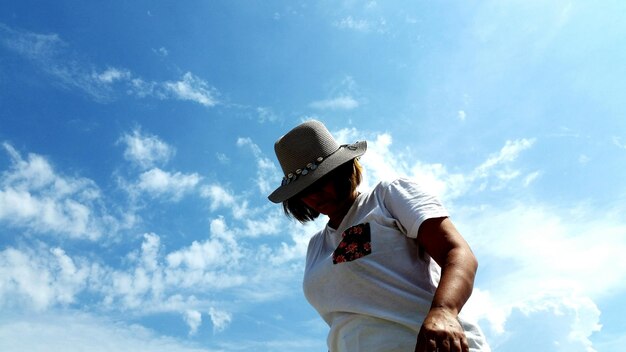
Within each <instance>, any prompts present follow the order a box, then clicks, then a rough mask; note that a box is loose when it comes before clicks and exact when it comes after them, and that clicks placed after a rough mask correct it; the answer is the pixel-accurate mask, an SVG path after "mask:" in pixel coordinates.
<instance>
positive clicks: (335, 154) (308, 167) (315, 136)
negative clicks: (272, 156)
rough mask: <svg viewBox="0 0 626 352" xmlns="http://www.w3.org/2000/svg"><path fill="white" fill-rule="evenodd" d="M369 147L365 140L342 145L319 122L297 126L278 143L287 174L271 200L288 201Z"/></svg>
mask: <svg viewBox="0 0 626 352" xmlns="http://www.w3.org/2000/svg"><path fill="white" fill-rule="evenodd" d="M366 149H367V142H365V141H361V142H355V143H354V144H344V145H339V143H337V141H335V139H334V138H333V136H332V135H331V134H330V132H329V131H328V129H327V128H326V126H324V124H322V123H321V122H319V121H315V120H310V121H307V122H304V123H302V124H300V125H298V126H296V127H295V128H294V129H292V130H291V131H289V132H287V134H285V135H284V136H282V137H280V138H279V139H278V140H277V141H276V143H275V144H274V151H275V152H276V157H277V158H278V162H279V163H280V166H281V168H282V169H283V173H284V177H283V181H282V183H281V185H280V187H278V188H277V189H276V190H275V191H274V192H272V194H270V195H269V197H268V198H269V200H271V201H272V202H274V203H281V202H284V201H285V200H287V199H289V198H291V197H293V196H295V195H296V194H298V193H299V192H300V191H302V190H304V189H305V188H306V187H308V186H310V185H311V184H312V183H313V182H315V181H317V180H319V179H320V178H321V177H322V176H324V175H326V174H327V173H329V172H331V171H333V170H334V169H335V168H337V167H338V166H340V165H341V164H343V163H345V162H347V161H349V160H352V159H354V158H356V157H359V156H361V155H363V153H365V150H366Z"/></svg>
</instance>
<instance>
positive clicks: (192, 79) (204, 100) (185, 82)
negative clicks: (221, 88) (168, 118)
mask: <svg viewBox="0 0 626 352" xmlns="http://www.w3.org/2000/svg"><path fill="white" fill-rule="evenodd" d="M163 86H164V87H165V90H166V91H169V92H170V93H171V94H172V96H174V97H175V98H177V99H180V100H190V101H193V102H196V103H198V104H202V105H204V106H207V107H210V106H214V105H216V104H217V103H218V101H217V90H216V89H215V88H212V87H211V86H209V84H208V83H207V82H206V81H204V80H203V79H200V78H198V77H196V76H194V75H193V74H192V73H191V72H187V73H185V75H184V76H183V78H182V80H180V81H175V82H165V83H163Z"/></svg>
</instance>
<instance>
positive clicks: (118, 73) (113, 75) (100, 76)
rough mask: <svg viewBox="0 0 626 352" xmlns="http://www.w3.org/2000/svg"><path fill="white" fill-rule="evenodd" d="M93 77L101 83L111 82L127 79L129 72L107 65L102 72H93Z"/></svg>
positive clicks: (129, 75)
mask: <svg viewBox="0 0 626 352" xmlns="http://www.w3.org/2000/svg"><path fill="white" fill-rule="evenodd" d="M93 77H94V78H95V79H96V80H98V81H100V82H102V83H113V82H115V81H121V80H128V79H129V78H130V77H131V74H130V71H128V70H121V69H117V68H112V67H109V68H107V69H106V70H105V71H104V72H102V73H94V74H93Z"/></svg>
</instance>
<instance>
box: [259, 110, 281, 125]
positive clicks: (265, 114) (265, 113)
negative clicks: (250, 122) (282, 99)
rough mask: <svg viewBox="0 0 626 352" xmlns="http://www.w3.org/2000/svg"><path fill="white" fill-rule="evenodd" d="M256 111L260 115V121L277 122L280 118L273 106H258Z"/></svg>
mask: <svg viewBox="0 0 626 352" xmlns="http://www.w3.org/2000/svg"><path fill="white" fill-rule="evenodd" d="M256 112H257V114H258V116H259V119H258V120H259V122H261V123H264V122H276V121H277V120H278V116H276V114H275V113H274V112H273V111H272V109H271V108H267V107H258V108H256Z"/></svg>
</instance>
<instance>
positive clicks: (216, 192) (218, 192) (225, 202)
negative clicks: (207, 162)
mask: <svg viewBox="0 0 626 352" xmlns="http://www.w3.org/2000/svg"><path fill="white" fill-rule="evenodd" d="M200 195H201V196H202V197H205V198H209V199H210V200H211V210H213V211H214V210H216V209H218V208H221V207H231V206H233V205H235V197H234V196H233V195H232V194H231V193H230V192H229V191H227V190H226V189H224V188H223V187H222V186H220V185H218V184H212V185H208V186H204V187H202V190H201V191H200Z"/></svg>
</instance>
